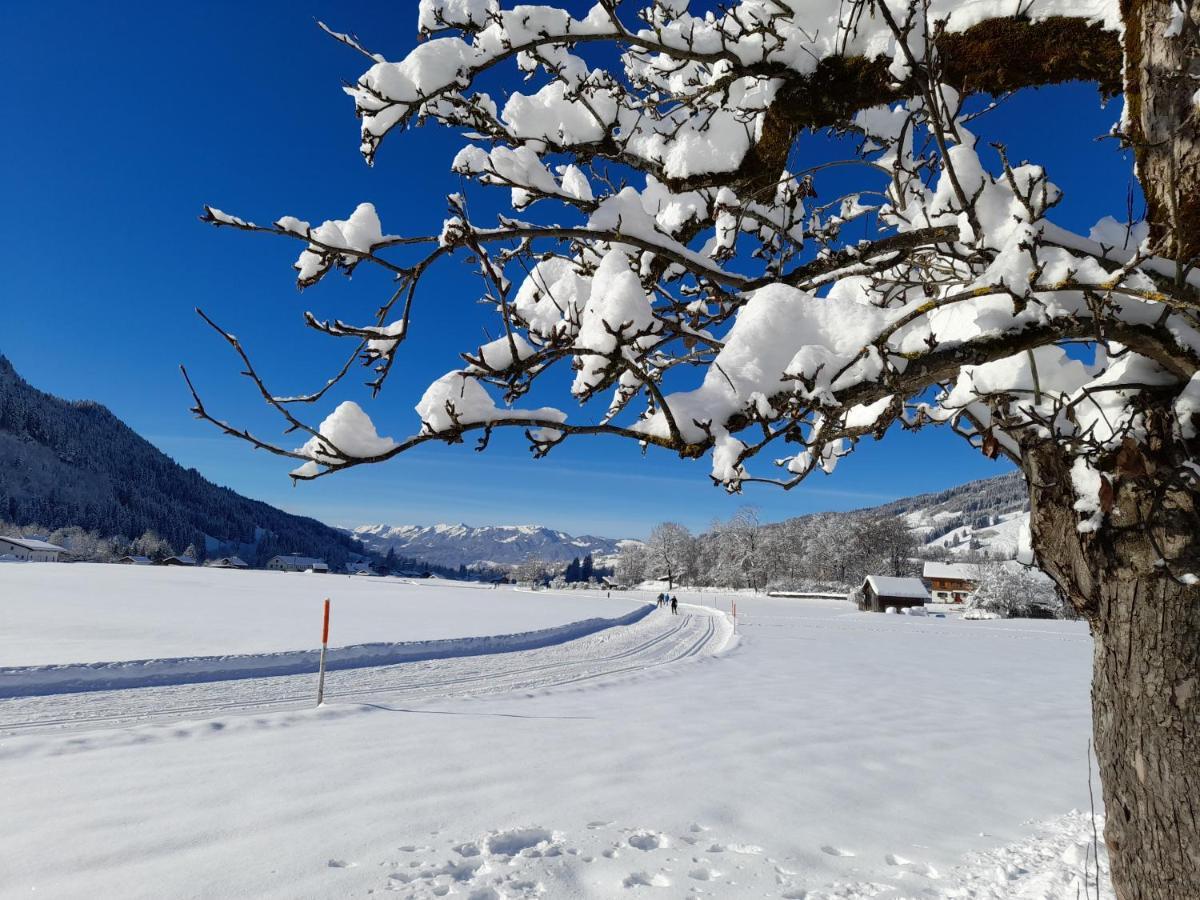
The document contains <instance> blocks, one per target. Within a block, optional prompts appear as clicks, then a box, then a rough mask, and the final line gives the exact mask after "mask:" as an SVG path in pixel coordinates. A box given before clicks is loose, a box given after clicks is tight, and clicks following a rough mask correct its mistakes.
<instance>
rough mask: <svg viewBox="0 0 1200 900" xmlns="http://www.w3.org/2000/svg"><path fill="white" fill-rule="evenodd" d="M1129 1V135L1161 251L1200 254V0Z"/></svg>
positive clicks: (1176, 255) (1125, 9)
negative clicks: (1181, 2) (1178, 0)
mask: <svg viewBox="0 0 1200 900" xmlns="http://www.w3.org/2000/svg"><path fill="white" fill-rule="evenodd" d="M1187 5H1188V7H1189V11H1188V13H1187V14H1186V15H1178V16H1177V11H1178V9H1179V8H1178V6H1177V5H1176V4H1175V3H1173V2H1171V0H1122V2H1121V13H1122V16H1123V17H1124V20H1125V102H1126V114H1125V118H1126V123H1125V127H1126V136H1127V138H1128V139H1129V141H1130V142H1131V143H1132V144H1133V147H1134V152H1135V153H1136V155H1137V164H1138V180H1139V181H1140V182H1141V185H1142V191H1143V193H1144V194H1145V195H1146V207H1147V213H1148V216H1147V217H1148V218H1149V220H1150V235H1151V237H1152V238H1153V239H1154V240H1155V241H1156V242H1157V243H1158V247H1156V251H1155V252H1157V253H1159V254H1160V255H1162V256H1169V257H1171V258H1172V259H1175V260H1178V261H1179V263H1180V264H1181V266H1186V265H1187V264H1188V263H1189V262H1192V261H1194V260H1195V257H1196V256H1197V255H1198V254H1200V190H1197V188H1198V187H1200V107H1198V105H1197V103H1196V101H1195V100H1194V99H1193V98H1194V97H1195V95H1196V89H1197V86H1198V85H1200V3H1196V2H1194V0H1192V2H1190V3H1188V4H1187Z"/></svg>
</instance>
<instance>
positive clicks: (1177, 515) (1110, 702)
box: [1024, 410, 1200, 900]
mask: <svg viewBox="0 0 1200 900" xmlns="http://www.w3.org/2000/svg"><path fill="white" fill-rule="evenodd" d="M1147 422H1148V424H1149V426H1150V431H1151V439H1150V440H1149V442H1148V443H1147V444H1145V445H1143V446H1140V447H1138V446H1135V445H1134V444H1132V443H1127V444H1126V445H1125V446H1124V447H1123V448H1122V449H1121V451H1120V452H1119V453H1116V454H1114V455H1113V458H1112V459H1110V460H1107V461H1106V463H1107V467H1108V468H1109V470H1110V472H1112V473H1114V474H1115V473H1119V474H1120V477H1119V478H1116V479H1114V480H1112V481H1108V479H1107V478H1106V481H1107V482H1108V483H1109V484H1112V485H1113V487H1112V489H1111V491H1110V490H1109V489H1108V488H1107V487H1106V488H1104V489H1102V491H1101V499H1102V502H1103V504H1104V505H1105V506H1109V510H1108V513H1107V515H1106V518H1105V523H1106V524H1105V525H1104V526H1103V527H1102V528H1100V529H1099V530H1098V531H1096V532H1093V533H1082V534H1081V533H1080V532H1079V531H1078V530H1077V529H1076V522H1077V520H1078V513H1076V512H1075V511H1074V509H1073V508H1072V507H1073V502H1074V498H1075V494H1074V491H1073V489H1072V486H1071V474H1070V460H1069V458H1068V457H1067V455H1066V454H1065V453H1063V451H1062V448H1061V447H1059V446H1057V445H1040V446H1039V445H1033V446H1030V447H1028V448H1025V451H1024V468H1025V474H1026V477H1027V479H1028V482H1029V488H1030V497H1031V505H1032V517H1031V526H1032V532H1033V541H1034V549H1035V552H1036V553H1037V555H1038V560H1039V562H1040V564H1041V565H1042V567H1043V568H1044V569H1045V570H1046V571H1047V572H1048V573H1049V574H1050V575H1051V576H1052V577H1053V578H1054V579H1055V581H1057V582H1058V584H1059V586H1060V587H1061V588H1062V589H1063V591H1064V593H1066V595H1067V596H1068V598H1069V599H1070V601H1071V602H1072V603H1073V604H1074V605H1075V607H1076V609H1077V610H1078V611H1079V612H1080V614H1082V615H1083V616H1085V617H1086V618H1087V620H1088V621H1089V622H1090V623H1091V627H1092V634H1093V637H1094V640H1095V671H1094V675H1093V682H1092V712H1093V718H1094V729H1095V747H1096V755H1097V760H1098V762H1099V765H1100V772H1101V775H1102V784H1103V793H1104V805H1105V810H1106V814H1107V820H1106V821H1107V824H1106V826H1105V842H1106V844H1107V845H1108V848H1109V852H1110V862H1111V866H1112V878H1113V885H1114V887H1115V889H1116V893H1117V896H1118V898H1120V900H1181V898H1188V897H1200V587H1197V586H1194V585H1193V586H1189V585H1185V584H1182V583H1181V582H1180V581H1179V580H1177V577H1176V576H1179V575H1183V574H1185V573H1188V572H1200V495H1198V494H1197V492H1196V490H1195V489H1194V488H1189V487H1188V486H1186V485H1184V484H1182V483H1180V482H1178V481H1177V480H1175V479H1174V476H1173V475H1172V473H1173V472H1177V471H1178V469H1177V466H1178V464H1179V462H1180V454H1181V451H1182V449H1183V448H1182V447H1181V446H1180V445H1179V443H1178V441H1177V439H1176V438H1175V437H1174V436H1173V435H1172V431H1171V428H1172V421H1171V417H1170V416H1169V415H1168V414H1167V413H1165V412H1164V411H1161V410H1152V411H1150V412H1149V414H1148V417H1147ZM1110 504H1111V505H1110ZM1161 559H1166V560H1169V561H1170V562H1169V566H1168V567H1164V566H1162V565H1161V564H1159V562H1158V561H1159V560H1161Z"/></svg>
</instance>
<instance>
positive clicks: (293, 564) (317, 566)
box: [117, 555, 329, 574]
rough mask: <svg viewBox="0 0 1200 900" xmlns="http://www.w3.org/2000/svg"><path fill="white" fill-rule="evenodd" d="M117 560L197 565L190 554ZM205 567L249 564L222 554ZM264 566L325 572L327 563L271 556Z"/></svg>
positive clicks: (134, 563) (137, 563) (136, 563)
mask: <svg viewBox="0 0 1200 900" xmlns="http://www.w3.org/2000/svg"><path fill="white" fill-rule="evenodd" d="M117 562H119V563H121V564H123V565H126V566H154V565H159V566H196V565H199V563H198V562H196V560H195V559H194V558H193V557H191V556H168V557H167V558H166V559H163V560H158V561H156V560H153V559H151V558H150V557H148V556H122V557H121V558H120V559H119V560H117ZM204 567H205V568H207V569H249V568H250V564H249V563H248V562H246V561H245V560H244V559H242V558H241V557H238V556H222V557H221V558H220V559H210V560H208V561H207V562H206V563H204ZM266 568H267V569H269V570H271V571H272V572H318V573H322V574H324V573H327V572H328V571H329V564H328V563H326V562H325V560H323V559H317V558H315V557H312V556H294V555H288V556H273V557H271V559H270V560H268V561H267V565H266Z"/></svg>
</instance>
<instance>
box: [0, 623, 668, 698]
mask: <svg viewBox="0 0 1200 900" xmlns="http://www.w3.org/2000/svg"><path fill="white" fill-rule="evenodd" d="M653 608H654V607H652V606H650V605H649V604H643V605H641V606H639V608H638V609H635V610H633V612H630V613H627V614H625V615H623V616H620V617H619V618H615V619H584V620H583V621H580V622H571V623H568V624H566V625H559V626H557V627H555V628H544V629H542V630H540V631H526V632H522V633H520V634H501V635H489V636H484V637H468V638H453V639H450V640H436V641H408V642H404V643H391V644H386V643H380V644H356V645H354V646H350V647H334V648H332V649H330V651H329V654H328V656H327V658H326V668H328V669H329V670H331V671H336V670H338V669H358V668H363V667H365V666H388V665H394V664H396V663H408V662H419V661H422V660H431V659H448V658H450V657H454V656H481V655H483V654H487V653H513V652H516V651H518V650H534V649H537V648H538V647H549V646H550V645H552V644H561V643H565V642H566V641H572V640H576V639H577V638H581V637H586V636H587V635H589V634H595V633H596V632H597V631H603V630H604V629H606V628H614V627H617V626H619V625H631V624H633V623H634V622H637V621H638V620H639V619H643V618H645V616H646V615H647V614H648V613H649V612H650V611H651V610H652V609H653ZM320 655H321V653H320V650H290V651H283V652H279V653H260V654H238V655H232V656H193V657H183V658H173V659H137V660H129V661H124V662H100V663H79V664H74V665H50V666H11V667H7V668H0V697H22V696H29V695H32V694H65V693H73V692H77V691H107V690H114V689H119V688H136V687H154V686H161V685H168V684H188V683H192V682H199V681H229V680H234V679H239V678H265V677H270V676H277V675H301V674H304V673H305V672H315V671H316V669H317V663H318V660H319V658H320Z"/></svg>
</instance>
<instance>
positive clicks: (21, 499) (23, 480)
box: [0, 356, 362, 566]
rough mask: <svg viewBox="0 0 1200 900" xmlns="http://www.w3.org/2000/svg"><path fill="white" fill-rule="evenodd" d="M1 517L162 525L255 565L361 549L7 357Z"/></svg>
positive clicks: (143, 527) (40, 522)
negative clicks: (162, 446) (30, 374)
mask: <svg viewBox="0 0 1200 900" xmlns="http://www.w3.org/2000/svg"><path fill="white" fill-rule="evenodd" d="M0 520H4V521H7V522H10V523H13V524H16V525H36V526H38V527H39V528H42V529H44V530H46V531H47V532H49V531H53V530H55V529H58V528H65V527H68V526H78V527H80V528H83V529H85V530H87V531H95V532H97V533H99V534H100V535H102V536H104V537H112V536H118V535H120V536H124V537H127V538H136V537H138V536H140V535H142V534H143V533H145V532H146V531H154V532H156V533H157V534H158V535H159V536H160V537H162V538H163V539H165V540H166V541H167V542H168V543H169V544H170V545H171V546H172V547H173V548H174V549H175V550H176V551H180V552H181V551H183V550H184V549H185V548H186V547H188V546H189V545H191V546H195V547H196V548H197V550H200V551H201V552H202V553H203V552H204V551H203V548H205V546H206V544H207V546H208V549H209V551H210V555H212V554H213V553H214V552H215V551H217V550H218V549H220V550H221V551H222V552H236V553H238V554H239V555H241V556H243V557H244V558H246V560H247V561H248V562H250V563H251V564H261V563H262V562H263V561H265V560H266V559H269V558H270V557H271V556H273V555H275V554H277V553H287V552H298V553H303V554H305V555H311V556H319V557H322V558H324V559H326V560H328V561H329V562H330V563H331V564H332V565H335V566H339V565H342V564H344V563H345V562H346V561H347V560H348V559H350V558H352V557H356V556H359V555H361V552H360V551H361V550H362V547H361V545H360V544H359V543H358V542H357V541H356V540H354V539H353V538H351V537H349V536H348V535H346V534H344V533H343V532H340V531H338V530H337V529H334V528H330V527H329V526H327V525H324V524H322V523H321V522H318V521H316V520H315V519H309V518H304V517H302V516H295V515H291V514H289V513H285V512H283V511H282V510H279V509H276V508H275V507H273V506H269V505H268V504H266V503H261V502H259V501H257V500H250V499H248V498H246V497H243V496H241V495H240V494H238V493H235V492H234V491H231V490H229V489H228V488H223V487H218V486H217V485H215V484H213V483H212V482H210V481H207V480H206V479H205V478H204V477H203V476H201V475H200V473H199V472H197V471H196V470H195V469H185V468H183V467H182V466H180V465H179V464H178V463H176V462H175V461H174V460H172V459H171V458H170V457H168V456H167V455H166V454H164V453H162V452H161V451H160V450H159V449H158V448H156V447H155V446H154V445H152V444H151V443H150V442H149V441H147V440H145V439H144V438H142V437H140V436H138V435H137V434H136V433H135V432H134V431H133V430H132V429H130V428H129V427H128V426H127V425H125V424H124V423H123V422H121V421H120V420H119V419H118V418H117V417H116V416H114V415H113V414H112V413H111V412H109V411H108V410H107V409H106V408H105V407H103V406H101V405H99V404H97V403H91V402H70V401H66V400H62V399H60V398H58V397H54V396H51V395H49V394H46V393H43V392H42V391H39V390H36V389H35V388H33V387H31V386H30V385H29V384H28V383H26V382H25V381H24V380H23V379H22V378H21V377H20V376H19V375H18V374H17V373H16V371H15V370H14V369H13V367H12V364H11V363H10V362H9V361H8V360H7V359H6V358H4V357H3V356H0ZM206 539H207V540H206ZM218 544H219V545H221V546H220V547H219V548H218Z"/></svg>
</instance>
